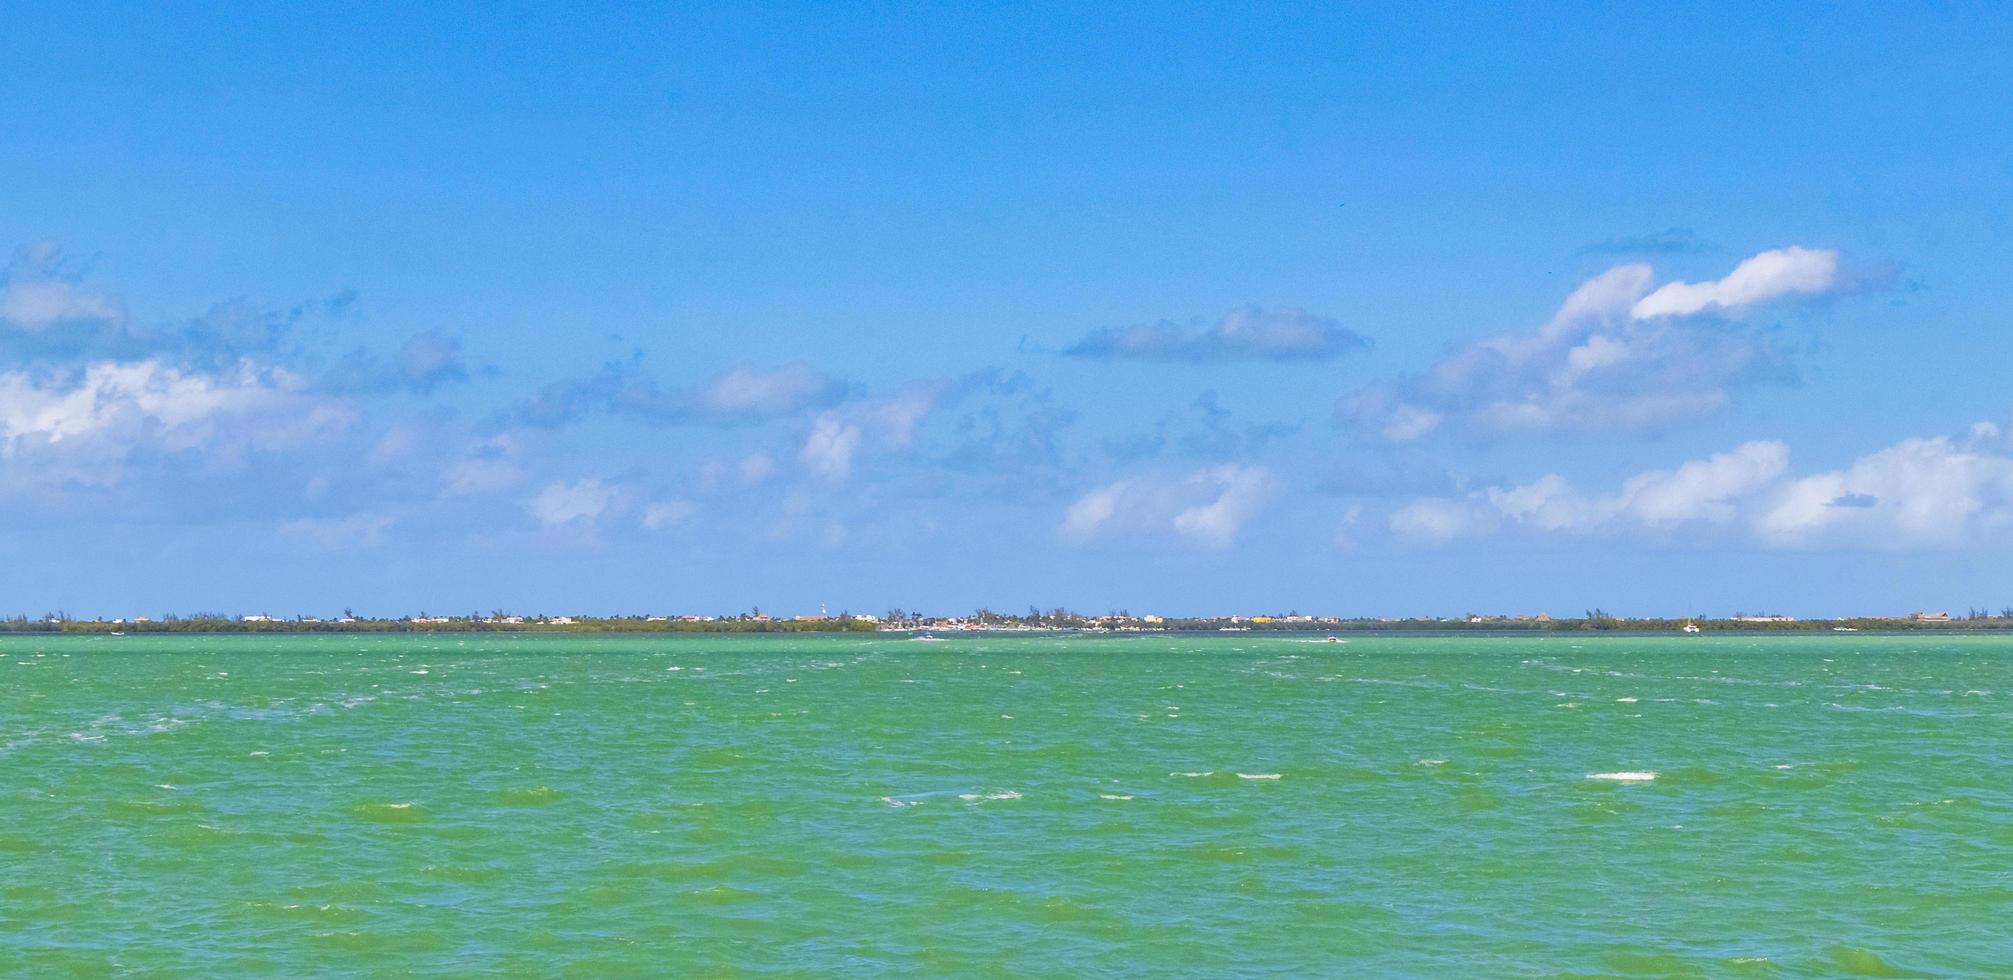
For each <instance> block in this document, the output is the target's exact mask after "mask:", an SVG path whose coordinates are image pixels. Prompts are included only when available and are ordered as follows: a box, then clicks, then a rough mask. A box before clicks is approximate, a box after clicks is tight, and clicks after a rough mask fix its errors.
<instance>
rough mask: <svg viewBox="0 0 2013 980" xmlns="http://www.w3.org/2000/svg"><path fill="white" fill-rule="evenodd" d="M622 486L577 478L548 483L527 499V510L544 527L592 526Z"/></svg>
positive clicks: (612, 503) (609, 506)
mask: <svg viewBox="0 0 2013 980" xmlns="http://www.w3.org/2000/svg"><path fill="white" fill-rule="evenodd" d="M620 495H621V488H619V487H617V486H614V485H612V484H608V483H603V482H601V481H600V480H592V479H589V480H576V481H574V482H572V483H552V484H548V485H546V487H545V488H544V489H543V490H540V491H539V492H538V495H537V496H535V497H533V498H531V499H530V500H529V501H526V502H525V510H527V511H528V512H530V514H531V516H532V517H534V518H536V519H537V520H538V523H539V524H540V525H542V526H544V527H548V528H556V527H566V526H568V525H576V524H577V525H586V526H592V525H593V524H594V523H595V522H597V521H599V520H600V519H601V516H602V515H603V514H604V513H607V512H608V510H609V509H610V508H611V507H612V506H613V505H614V504H615V502H616V499H617V498H618V497H619V496H620Z"/></svg>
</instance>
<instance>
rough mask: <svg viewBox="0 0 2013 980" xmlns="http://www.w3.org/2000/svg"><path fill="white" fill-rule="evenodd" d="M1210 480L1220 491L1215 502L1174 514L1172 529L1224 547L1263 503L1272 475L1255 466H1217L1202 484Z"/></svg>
mask: <svg viewBox="0 0 2013 980" xmlns="http://www.w3.org/2000/svg"><path fill="white" fill-rule="evenodd" d="M1211 481H1213V482H1215V483H1216V484H1217V485H1218V488H1219V489H1218V492H1217V495H1216V499H1215V500H1212V501H1210V502H1208V503H1206V504H1198V505H1196V506H1193V507H1189V508H1187V509H1185V510H1183V511H1182V512H1181V513H1179V514H1176V515H1174V529H1175V530H1176V531H1179V532H1181V533H1182V534H1183V535H1186V536H1187V537H1188V538H1190V539H1191V540H1194V541H1196V542H1198V543H1201V544H1205V545H1208V546H1210V547H1212V548H1227V547H1229V546H1230V544H1231V543H1232V542H1233V541H1235V540H1236V539H1237V531H1238V529H1239V528H1242V527H1243V526H1244V522H1245V521H1247V520H1250V519H1251V515H1253V514H1254V513H1256V512H1257V511H1258V508H1259V507H1260V506H1261V505H1262V504H1263V503H1264V502H1265V498H1266V496H1267V495H1268V494H1269V493H1270V492H1271V489H1272V476H1271V474H1270V473H1268V472H1266V471H1265V470H1263V469H1261V468H1259V467H1256V466H1219V467H1216V468H1215V469H1214V470H1210V471H1208V472H1207V475H1206V476H1204V478H1203V482H1205V483H1206V482H1211Z"/></svg>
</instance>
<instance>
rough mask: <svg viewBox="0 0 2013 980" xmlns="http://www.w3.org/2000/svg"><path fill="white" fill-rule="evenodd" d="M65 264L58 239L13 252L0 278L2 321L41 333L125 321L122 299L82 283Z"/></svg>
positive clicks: (32, 243)
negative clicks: (62, 326) (79, 324)
mask: <svg viewBox="0 0 2013 980" xmlns="http://www.w3.org/2000/svg"><path fill="white" fill-rule="evenodd" d="M67 265H68V263H66V262H65V261H64V257H63V249H62V246H61V245H59V244H57V243H56V242H54V241H50V240H43V241H37V242H29V243H27V244H25V245H22V246H21V247H19V248H17V249H15V251H14V257H13V259H12V261H10V262H9V263H8V264H7V266H6V269H5V271H4V274H0V323H4V324H5V325H7V326H10V327H13V328H15V329H17V330H26V331H40V330H44V329H47V328H49V327H52V326H55V325H58V324H65V323H77V322H97V321H114V322H116V321H121V320H124V319H125V316H126V309H125V305H124V304H123V303H121V302H120V301H119V298H118V297H116V296H113V295H111V294H109V293H104V292H99V291H98V290H95V289H91V288H89V287H87V286H85V285H83V284H82V283H81V282H79V281H78V278H77V276H76V275H75V274H74V273H73V272H70V271H68V270H67V268H66V266H67Z"/></svg>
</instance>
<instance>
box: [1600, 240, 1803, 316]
mask: <svg viewBox="0 0 2013 980" xmlns="http://www.w3.org/2000/svg"><path fill="white" fill-rule="evenodd" d="M1837 282H1838V253H1837V252H1834V251H1831V250H1829V249H1809V248H1802V247H1800V246H1795V245H1792V246H1790V247H1788V248H1778V249H1771V250H1770V251H1766V252H1762V253H1760V254H1758V255H1755V256H1753V257H1752V258H1749V259H1748V260H1746V261H1744V262H1742V263H1741V264H1739V265H1737V266H1734V269H1733V271H1732V272H1730V273H1727V275H1726V278H1724V279H1719V280H1716V281H1713V282H1673V283H1666V284H1664V285H1663V286H1662V287H1661V288H1659V289H1658V290H1657V291H1656V292H1653V293H1651V294H1649V295H1648V296H1645V297H1643V298H1642V299H1641V300H1638V301H1637V302H1636V304H1635V306H1634V308H1633V309H1631V310H1630V312H1631V313H1632V314H1633V315H1634V316H1635V317H1636V318H1637V319H1647V318H1649V317H1657V316H1682V315H1684V314H1687V313H1697V312H1699V311H1700V310H1705V309H1710V308H1718V309H1726V310H1731V309H1738V308H1740V307H1743V306H1752V305H1754V304H1756V303H1761V302H1765V301H1767V300H1772V299H1776V298H1778V297H1782V296H1792V295H1797V294H1804V295H1809V294H1814V293H1822V292H1826V291H1828V290H1830V289H1831V288H1832V286H1834V285H1835V284H1837Z"/></svg>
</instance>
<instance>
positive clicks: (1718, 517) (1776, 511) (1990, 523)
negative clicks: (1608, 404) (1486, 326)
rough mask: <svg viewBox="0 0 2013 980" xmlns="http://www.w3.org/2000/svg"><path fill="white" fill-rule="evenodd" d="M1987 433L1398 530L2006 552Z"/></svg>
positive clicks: (1431, 537)
mask: <svg viewBox="0 0 2013 980" xmlns="http://www.w3.org/2000/svg"><path fill="white" fill-rule="evenodd" d="M2005 442H2006V441H2005V439H2004V437H2003V436H2002V435H2001V434H2000V430H1999V428H1998V427H1997V426H1995V425H1992V424H1990V423H1980V424H1978V425H1974V426H1972V427H1971V429H1970V431H1969V433H1968V434H1967V435H1966V436H1964V437H1962V438H1953V437H1948V436H1934V437H1927V438H1911V439H1904V440H1902V441H1901V442H1899V443H1896V444H1894V445H1892V446H1888V447H1886V448H1883V449H1880V450H1877V451H1875V452H1872V453H1868V454H1867V455H1865V456H1862V457H1860V458H1858V459H1856V460H1854V461H1853V462H1852V463H1851V464H1850V465H1847V466H1845V467H1842V468H1839V469H1834V470H1826V471H1822V472H1818V473H1810V474H1806V475H1803V476H1796V475H1793V474H1791V473H1789V450H1788V448H1787V447H1786V446H1784V445H1783V444H1782V443H1780V442H1771V441H1756V442H1749V443H1746V444H1744V445H1741V446H1739V447H1737V448H1735V449H1733V450H1731V451H1729V452H1724V453H1717V454H1714V455H1712V456H1710V457H1707V458H1705V459H1698V460H1692V461H1690V462H1687V463H1685V464H1683V465H1681V466H1678V467H1677V468H1675V469H1670V470H1652V471H1649V472H1645V473H1640V474H1637V475H1635V476H1632V477H1629V478H1628V479H1626V480H1624V481H1622V483H1621V485H1620V487H1619V489H1617V490H1615V491H1614V492H1612V493H1602V494H1586V493H1581V492H1580V491H1578V490H1576V489H1574V487H1573V486H1572V485H1571V483H1570V482H1568V481H1567V480H1566V479H1565V478H1563V477H1560V476H1557V475H1551V476H1545V477H1542V478H1540V479H1537V480H1534V481H1532V482H1530V483H1525V484H1519V485H1513V486H1499V487H1488V488H1485V489H1482V490H1477V491H1474V492H1472V493H1468V494H1465V495H1462V496H1458V497H1428V498H1422V499H1419V500H1415V501H1412V502H1410V503H1408V504H1406V505H1405V506H1403V507H1400V508H1399V509H1398V510H1396V511H1394V512H1393V513H1392V514H1391V516H1390V518H1389V524H1390V527H1391V530H1392V531H1393V532H1394V533H1396V534H1398V535H1400V536H1402V537H1406V538H1410V539H1413V540H1416V541H1421V542H1426V543H1444V542H1447V541H1450V540H1453V539H1455V538H1459V537H1468V536H1474V535H1481V534H1489V533H1494V532H1496V531H1500V530H1503V529H1505V528H1522V529H1526V530H1529V531H1534V532H1539V533H1570V534H1596V533H1598V534H1650V535H1660V534H1669V533H1671V532H1673V531H1676V530H1680V529H1691V528H1700V529H1716V530H1717V531H1718V532H1719V533H1722V534H1736V535H1740V536H1743V537H1749V538H1751V540H1753V541H1754V542H1755V543H1757V544H1760V545H1763V546H1768V547H1808V546H1818V545H1830V546H1849V547H1871V548H1884V549H1907V548H1947V547H1961V546H1965V545H1975V544H1984V543H1992V542H2000V543H2003V542H2004V541H2005V540H2006V536H2007V535H2008V534H2009V533H2013V447H2008V446H2007V445H2006V444H2005Z"/></svg>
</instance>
